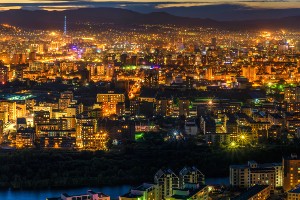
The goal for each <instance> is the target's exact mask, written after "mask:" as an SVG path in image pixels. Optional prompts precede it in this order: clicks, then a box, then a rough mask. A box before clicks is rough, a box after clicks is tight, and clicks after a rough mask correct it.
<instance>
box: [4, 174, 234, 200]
mask: <svg viewBox="0 0 300 200" xmlns="http://www.w3.org/2000/svg"><path fill="white" fill-rule="evenodd" d="M206 184H208V185H213V184H225V185H228V184H229V180H228V178H227V177H226V178H207V179H206ZM130 188H131V186H129V185H122V186H113V187H99V188H97V187H92V188H88V187H83V188H75V189H74V188H73V189H61V190H58V189H47V190H11V189H8V190H0V200H16V199H17V200H46V198H47V197H59V196H60V194H62V193H67V194H69V195H76V194H86V192H87V191H88V190H94V191H95V192H103V193H104V194H107V195H109V196H111V199H117V198H118V196H119V195H122V194H125V193H127V192H128V191H129V190H130Z"/></svg>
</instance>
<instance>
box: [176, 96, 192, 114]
mask: <svg viewBox="0 0 300 200" xmlns="http://www.w3.org/2000/svg"><path fill="white" fill-rule="evenodd" d="M178 107H179V116H182V115H184V116H189V115H190V101H189V100H188V99H186V98H180V99H179V100H178Z"/></svg>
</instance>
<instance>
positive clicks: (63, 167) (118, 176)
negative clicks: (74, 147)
mask: <svg viewBox="0 0 300 200" xmlns="http://www.w3.org/2000/svg"><path fill="white" fill-rule="evenodd" d="M290 153H298V154H300V148H299V147H293V146H285V147H283V146H276V147H268V148H250V147H249V148H242V149H221V148H216V147H207V146H197V145H195V144H193V143H183V144H180V143H174V144H165V145H160V146H154V145H141V144H132V145H128V146H125V147H124V148H123V149H120V150H119V151H112V152H101V151H99V152H87V151H81V152H76V151H57V150H49V151H39V150H16V151H11V152H4V153H3V152H1V153H0V163H1V165H0V187H2V188H3V187H4V188H14V189H44V188H66V187H68V188H74V187H85V186H87V187H95V186H96V187H101V186H114V185H127V184H129V185H139V184H141V183H142V182H153V176H154V174H155V173H156V172H157V170H159V169H160V168H163V167H165V168H171V169H173V171H175V172H176V173H178V172H179V171H180V170H181V169H182V168H183V167H184V166H196V167H197V168H198V169H199V170H200V171H201V172H202V173H203V174H205V176H206V177H212V178H214V177H228V176H229V165H231V164H244V163H246V162H247V161H248V160H256V161H257V162H260V163H266V162H281V159H282V155H288V154H290Z"/></svg>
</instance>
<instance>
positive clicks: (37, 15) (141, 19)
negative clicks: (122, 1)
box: [0, 7, 300, 30]
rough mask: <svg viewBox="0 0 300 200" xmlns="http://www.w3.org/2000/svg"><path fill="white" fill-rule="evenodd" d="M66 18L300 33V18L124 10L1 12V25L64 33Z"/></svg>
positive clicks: (70, 22) (73, 23)
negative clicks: (222, 17) (226, 17)
mask: <svg viewBox="0 0 300 200" xmlns="http://www.w3.org/2000/svg"><path fill="white" fill-rule="evenodd" d="M64 16H67V18H68V25H69V27H75V26H79V25H78V24H79V23H87V22H90V23H95V24H97V23H98V24H100V23H114V24H116V25H118V24H119V25H130V24H174V25H178V26H201V27H212V28H225V29H237V30H239V29H279V28H292V29H300V24H299V23H298V22H299V21H300V16H293V17H285V18H281V19H265V20H245V21H216V20H211V19H200V18H189V17H178V16H174V15H171V14H168V13H165V12H152V13H149V14H142V13H138V12H134V11H130V10H126V9H121V8H107V7H101V8H81V9H77V10H65V11H44V10H35V11H30V10H22V9H20V10H8V11H3V12H0V23H2V24H3V23H6V24H10V25H14V26H18V27H22V28H30V29H61V28H62V27H63V23H64Z"/></svg>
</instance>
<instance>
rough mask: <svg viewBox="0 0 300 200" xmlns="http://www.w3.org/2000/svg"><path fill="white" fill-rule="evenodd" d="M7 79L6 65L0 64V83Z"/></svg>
mask: <svg viewBox="0 0 300 200" xmlns="http://www.w3.org/2000/svg"><path fill="white" fill-rule="evenodd" d="M7 81H8V67H5V66H0V84H5V83H6V82H7Z"/></svg>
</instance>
